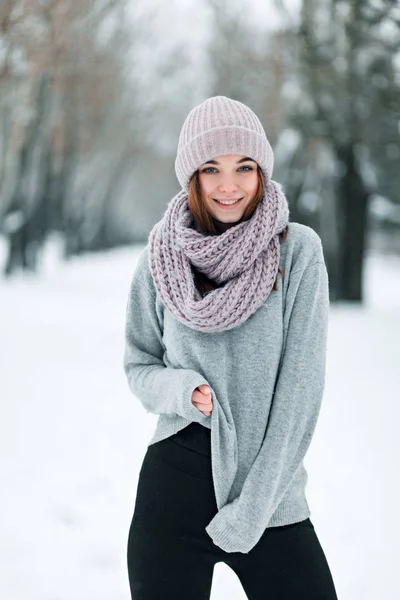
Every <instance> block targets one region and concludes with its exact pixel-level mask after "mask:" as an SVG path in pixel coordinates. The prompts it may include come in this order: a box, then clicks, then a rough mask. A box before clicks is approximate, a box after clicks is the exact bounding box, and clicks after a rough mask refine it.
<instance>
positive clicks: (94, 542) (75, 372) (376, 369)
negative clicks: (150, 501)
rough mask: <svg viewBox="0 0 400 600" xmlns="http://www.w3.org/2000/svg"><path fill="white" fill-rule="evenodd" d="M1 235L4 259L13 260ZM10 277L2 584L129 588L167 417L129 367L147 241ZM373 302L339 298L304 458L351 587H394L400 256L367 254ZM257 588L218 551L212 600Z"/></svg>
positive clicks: (27, 590)
mask: <svg viewBox="0 0 400 600" xmlns="http://www.w3.org/2000/svg"><path fill="white" fill-rule="evenodd" d="M2 250H4V248H2V247H1V245H0V259H2V258H3V256H2ZM54 250H55V247H54V245H53V246H51V247H50V250H49V251H48V252H47V253H46V263H45V269H44V271H43V274H42V275H40V276H38V277H27V278H21V277H17V278H15V279H13V280H12V281H10V282H4V281H2V280H0V323H1V329H0V330H1V345H0V365H1V377H0V399H1V405H0V407H1V418H0V485H1V488H0V490H1V493H0V597H1V598H4V599H5V600H26V599H29V600H111V599H112V600H128V598H130V595H129V587H128V576H127V569H126V543H127V535H128V529H129V525H130V519H131V517H132V512H133V507H134V501H135V492H136V484H137V478H138V475H139V470H140V467H141V462H142V459H143V457H144V454H145V451H146V446H147V442H148V440H149V439H150V437H151V435H152V432H153V429H154V426H155V422H156V419H157V417H156V416H155V415H151V414H150V413H146V412H145V410H144V409H143V408H142V407H141V405H140V403H139V401H138V400H136V399H135V398H134V397H133V395H132V394H131V392H130V391H129V389H128V385H127V382H126V380H125V375H124V373H123V369H122V355H123V326H124V318H125V307H126V300H127V293H128V288H129V284H130V278H131V275H132V272H133V270H134V268H135V262H136V258H137V256H138V253H139V251H140V250H141V247H136V248H132V249H123V250H116V251H113V252H109V253H107V254H101V255H95V256H89V257H84V258H81V259H74V260H73V261H71V262H69V263H61V264H60V263H59V262H58V260H57V255H56V254H55V252H54ZM365 277H366V291H367V302H366V304H365V306H364V307H363V308H357V307H352V306H346V305H341V306H332V307H331V315H330V332H329V352H328V367H327V383H326V391H325V396H324V402H323V408H322V410H321V414H320V419H319V423H318V426H317V430H316V433H315V436H314V439H313V442H312V444H311V448H310V450H309V452H308V455H307V458H306V466H307V469H308V473H309V482H308V487H307V490H308V492H307V497H308V501H309V504H310V508H311V511H312V516H311V519H312V521H313V523H314V526H315V529H316V531H317V533H318V536H319V538H320V541H321V544H322V546H323V548H324V551H325V553H326V555H327V558H328V562H329V564H330V567H331V570H332V574H333V576H334V580H335V583H336V587H337V591H338V596H339V599H340V600H378V599H379V600H397V599H398V598H399V594H400V591H399V582H398V564H399V560H400V551H399V542H398V540H399V538H400V527H399V520H398V515H397V512H398V510H397V509H398V506H400V494H399V492H398V487H399V486H398V475H396V473H398V472H399V458H400V449H399V441H398V437H397V436H396V433H397V429H398V424H399V423H400V403H399V399H400V398H399V389H400V351H399V350H400V349H399V340H400V258H398V257H385V258H383V257H377V256H373V257H369V258H368V259H367V263H366V272H365ZM226 598H229V600H244V599H245V595H244V592H243V590H242V588H241V585H240V582H239V580H238V579H237V577H236V575H235V574H234V573H233V572H232V571H230V569H229V568H228V567H227V566H225V565H223V564H218V565H217V566H216V568H215V571H214V581H213V588H212V595H211V599H212V600H217V599H220V600H225V599H226Z"/></svg>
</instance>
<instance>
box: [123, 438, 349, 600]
mask: <svg viewBox="0 0 400 600" xmlns="http://www.w3.org/2000/svg"><path fill="white" fill-rule="evenodd" d="M216 512H217V505H216V502H215V496H214V489H213V483H212V474H211V457H209V456H205V455H203V454H199V453H197V452H194V451H192V450H190V449H188V448H185V447H183V446H181V445H179V444H177V443H176V442H174V441H172V440H171V439H170V438H167V439H165V440H162V441H161V442H158V443H156V444H152V445H151V446H149V448H148V449H147V452H146V455H145V457H144V461H143V464H142V467H141V471H140V475H139V481H138V488H137V493H136V503H135V510H134V514H133V519H132V523H131V526H130V530H129V538H128V556H127V559H128V574H129V584H130V589H131V596H132V599H133V600H208V599H209V598H210V593H211V584H212V577H213V571H214V565H215V564H216V563H218V562H224V563H225V564H227V565H229V567H231V569H233V571H234V572H235V573H236V574H237V576H238V578H239V580H240V582H241V584H242V586H243V589H244V591H245V593H246V595H247V597H248V598H249V599H250V600H289V599H290V600H317V599H318V600H337V595H336V592H335V586H334V583H333V579H332V575H331V572H330V569H329V566H328V563H327V560H326V557H325V554H324V552H323V550H322V547H321V545H320V542H319V540H318V537H317V535H316V533H315V530H314V526H313V524H312V522H311V520H310V519H306V520H304V521H301V522H299V523H294V524H291V525H285V526H280V527H270V528H267V529H266V530H265V532H264V533H263V535H262V537H261V539H260V540H259V542H258V543H257V544H256V545H255V546H254V548H253V549H252V550H251V551H250V552H249V553H248V554H242V553H241V552H232V553H230V552H225V551H224V550H222V549H221V548H219V547H218V546H216V545H215V544H214V543H213V541H212V539H211V538H210V537H209V535H208V534H207V532H206V531H205V530H204V528H205V527H206V525H207V524H208V523H209V522H210V521H211V519H212V518H213V517H214V515H215V514H216Z"/></svg>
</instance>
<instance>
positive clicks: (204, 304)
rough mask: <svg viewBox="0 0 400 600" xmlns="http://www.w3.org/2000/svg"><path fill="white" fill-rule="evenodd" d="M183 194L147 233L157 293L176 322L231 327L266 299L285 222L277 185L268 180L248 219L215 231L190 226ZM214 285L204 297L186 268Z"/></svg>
mask: <svg viewBox="0 0 400 600" xmlns="http://www.w3.org/2000/svg"><path fill="white" fill-rule="evenodd" d="M187 198H188V196H187V192H186V191H185V190H183V189H182V190H181V191H180V192H179V193H178V194H177V195H176V196H174V198H172V200H170V202H169V203H168V206H167V209H166V211H165V213H164V216H163V218H162V219H161V220H160V221H159V222H158V223H156V225H155V226H154V227H153V229H152V230H151V232H150V234H149V244H148V246H149V267H150V271H151V275H152V277H153V281H154V284H155V287H156V289H157V291H158V294H159V296H160V298H161V300H162V302H163V303H164V304H165V306H166V307H167V308H168V309H169V310H170V312H171V313H172V314H173V315H174V316H175V317H176V318H177V319H178V320H179V321H181V322H182V323H184V324H185V325H187V326H189V327H191V328H192V329H197V330H199V331H225V330H228V329H232V328H233V327H237V326H238V325H240V324H241V323H243V322H244V321H245V320H246V319H247V318H248V317H249V316H250V315H251V314H252V313H254V312H255V311H256V310H257V309H258V308H259V307H260V306H261V305H262V304H263V303H264V302H265V300H266V299H267V298H268V296H269V294H270V292H271V290H272V288H273V286H274V283H275V279H276V276H277V273H278V269H279V258H280V242H279V238H278V234H279V233H280V232H281V231H283V230H284V229H285V228H286V226H287V224H288V221H289V207H288V203H287V200H286V197H285V194H284V192H283V190H282V187H281V186H280V184H278V183H277V182H275V181H272V180H269V181H268V183H267V184H266V187H265V191H264V195H263V198H262V200H261V201H260V203H259V204H258V206H257V208H256V210H255V211H254V213H253V215H252V217H251V218H250V219H248V220H247V221H242V222H240V223H238V224H237V225H233V226H232V227H230V228H229V229H227V230H226V231H224V232H223V233H222V234H220V235H207V234H204V233H201V232H199V231H197V230H196V229H195V227H194V219H193V215H192V213H191V212H190V210H189V208H188V203H187ZM191 264H193V265H194V266H195V267H196V268H197V269H198V270H199V271H201V272H202V273H204V274H205V275H206V276H207V277H208V278H210V279H212V280H214V281H215V282H216V283H218V284H222V283H225V282H226V285H223V286H222V287H219V288H216V289H213V290H211V291H210V292H209V293H207V294H206V295H205V296H204V297H202V296H201V294H200V292H199V291H198V289H197V287H196V285H195V281H194V276H193V273H192V270H191Z"/></svg>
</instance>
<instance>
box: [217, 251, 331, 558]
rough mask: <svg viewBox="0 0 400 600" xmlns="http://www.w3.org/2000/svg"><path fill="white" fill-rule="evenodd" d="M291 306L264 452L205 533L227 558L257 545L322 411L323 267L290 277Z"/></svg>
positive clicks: (324, 341)
mask: <svg viewBox="0 0 400 600" xmlns="http://www.w3.org/2000/svg"><path fill="white" fill-rule="evenodd" d="M288 303H289V304H290V303H291V313H290V317H289V319H285V323H287V325H286V327H285V333H286V337H285V336H284V347H283V353H282V358H281V364H280V369H279V372H278V375H277V380H276V384H275V391H274V395H273V398H272V403H271V409H270V414H269V419H268V423H267V427H266V433H265V436H264V440H263V443H262V446H261V448H260V450H259V453H258V455H257V457H256V459H255V461H254V463H253V465H252V466H251V468H250V471H249V473H248V474H247V477H246V479H245V482H244V485H243V487H242V490H241V493H240V495H239V496H238V497H237V498H235V499H234V500H233V501H232V502H229V503H227V504H225V505H224V506H223V507H222V508H221V509H220V510H219V511H218V513H217V514H216V515H215V517H214V518H213V519H212V520H211V522H210V523H209V524H208V526H207V527H206V531H207V533H208V534H209V535H210V537H211V538H212V539H213V540H215V542H216V543H217V544H218V545H219V546H220V547H221V548H222V549H223V550H225V551H226V552H242V553H248V552H249V551H250V550H251V549H252V548H253V547H254V546H255V545H256V543H257V542H258V541H259V539H260V538H261V536H262V534H263V532H264V530H265V528H266V527H267V525H268V522H269V520H270V519H271V516H272V515H273V513H274V511H275V510H276V508H277V507H278V505H279V503H280V502H281V500H282V499H283V497H284V495H285V493H286V491H287V490H288V488H289V486H290V484H291V481H292V480H293V477H294V476H295V474H296V471H297V469H298V468H299V466H300V464H301V462H302V461H303V458H304V457H305V454H306V452H307V450H308V448H309V445H310V442H311V439H312V436H313V433H314V430H315V427H316V423H317V419H318V415H319V411H320V406H321V402H322V396H323V391H324V385H325V366H326V348H327V334H328V314H329V283H328V274H327V270H326V266H325V263H324V262H320V261H319V262H316V263H314V264H312V265H310V266H308V267H307V268H306V269H304V270H303V271H302V272H301V273H300V272H297V273H294V274H292V275H291V278H290V282H289V285H288V292H287V304H286V305H288ZM289 310H290V308H289Z"/></svg>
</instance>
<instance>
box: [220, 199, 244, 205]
mask: <svg viewBox="0 0 400 600" xmlns="http://www.w3.org/2000/svg"><path fill="white" fill-rule="evenodd" d="M240 200H241V198H240ZM217 202H219V203H220V204H236V203H237V202H239V200H225V201H222V200H217Z"/></svg>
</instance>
